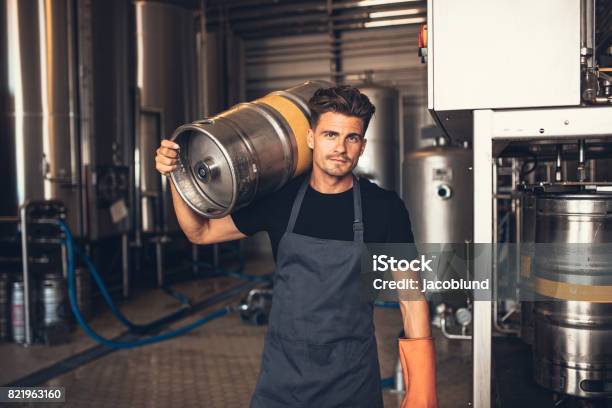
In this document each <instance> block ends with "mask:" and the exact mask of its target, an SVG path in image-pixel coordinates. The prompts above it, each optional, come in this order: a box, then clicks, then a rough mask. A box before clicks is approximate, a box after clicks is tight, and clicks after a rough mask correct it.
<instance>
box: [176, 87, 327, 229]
mask: <svg viewBox="0 0 612 408" xmlns="http://www.w3.org/2000/svg"><path fill="white" fill-rule="evenodd" d="M329 86H330V84H329V83H327V82H323V81H308V82H305V83H303V84H301V85H298V86H295V87H293V88H289V89H286V90H284V91H277V92H273V93H271V94H268V95H266V96H264V97H263V98H260V99H257V100H255V101H253V102H247V103H241V104H238V105H236V106H234V107H233V108H231V109H229V110H227V111H225V112H222V113H220V114H218V115H216V116H214V117H212V118H209V119H203V120H200V121H196V122H193V123H190V124H186V125H183V126H181V127H179V128H178V129H177V130H176V131H175V132H174V134H173V135H172V137H171V139H172V140H173V141H174V142H176V143H177V144H178V145H179V146H180V154H179V166H178V169H177V170H175V171H174V172H173V173H172V174H171V177H172V181H173V183H174V185H175V186H176V189H177V191H178V193H179V194H180V195H181V197H182V198H183V200H184V201H185V202H186V203H187V204H188V205H189V206H190V207H191V208H192V209H193V210H195V211H196V212H198V213H199V214H201V215H203V216H205V217H207V218H220V217H223V216H226V215H227V214H229V213H231V212H232V211H234V210H236V209H238V208H241V207H244V206H246V205H248V204H249V203H251V202H252V201H253V200H255V199H256V198H258V197H261V196H263V195H265V194H267V193H270V192H272V191H275V190H277V189H279V188H281V187H282V186H283V185H284V184H285V183H287V182H288V181H289V180H291V179H292V178H293V177H295V176H297V175H299V174H301V173H303V172H305V171H307V170H308V169H309V168H310V166H311V164H312V154H311V150H310V148H309V147H308V144H307V141H306V136H307V133H308V129H309V128H310V124H309V118H310V112H309V109H308V106H307V103H308V100H309V99H310V98H311V97H312V95H313V94H314V93H315V92H316V91H317V90H318V89H319V88H323V87H329Z"/></svg>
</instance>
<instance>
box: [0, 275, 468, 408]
mask: <svg viewBox="0 0 612 408" xmlns="http://www.w3.org/2000/svg"><path fill="white" fill-rule="evenodd" d="M248 271H249V273H256V272H257V271H265V272H267V271H269V269H268V266H266V265H257V264H250V265H249V266H248ZM238 282H239V281H238V280H237V279H234V278H209V279H203V280H199V281H195V282H187V283H183V284H179V285H176V286H174V288H175V289H176V290H177V291H179V292H181V293H184V294H185V295H187V296H188V297H189V298H190V299H192V300H196V301H197V300H202V299H205V298H207V297H210V296H211V295H213V294H215V293H219V292H220V291H223V290H224V289H227V288H229V287H231V286H233V285H236V284H237V283H238ZM239 299H240V296H237V297H235V298H234V299H231V300H228V301H225V302H222V303H219V304H217V305H215V306H214V307H212V308H209V309H205V310H203V311H201V312H199V313H197V314H195V315H193V316H190V317H188V318H186V319H183V320H181V321H179V322H177V323H175V324H174V325H173V326H171V327H178V326H182V325H184V324H186V323H189V322H191V321H194V320H196V319H197V318H199V317H200V316H202V315H203V314H205V313H207V312H209V311H212V310H216V309H217V308H218V307H220V306H221V305H225V304H234V303H236V302H237V301H238V300H239ZM179 306H180V305H179V303H178V302H177V301H176V300H175V299H173V298H171V297H169V296H168V295H167V294H165V293H163V292H161V291H159V290H152V291H149V292H148V293H141V294H138V295H137V296H134V298H133V299H131V300H130V301H128V302H124V303H123V304H122V305H121V309H122V311H124V313H125V314H126V315H127V316H128V318H130V319H132V320H133V321H135V322H147V321H150V320H153V319H155V318H158V317H160V316H161V315H165V314H168V313H170V312H172V311H174V310H176V309H178V307H179ZM91 323H92V326H93V327H94V328H95V330H97V331H99V332H100V333H102V334H103V335H105V336H106V337H113V336H116V335H118V334H120V333H121V332H123V331H124V329H123V327H122V326H121V325H120V324H119V323H117V322H116V321H115V320H114V319H113V317H112V316H111V315H110V314H109V313H104V314H101V315H99V316H98V317H96V318H95V319H93V320H92V322H91ZM375 324H376V328H377V340H378V344H379V358H380V363H381V376H382V377H383V378H386V377H389V376H392V375H393V373H394V370H395V364H396V362H397V343H396V341H395V338H396V336H397V334H398V332H399V330H400V329H401V316H400V313H399V310H397V309H376V310H375ZM266 328H267V327H266V326H263V327H262V326H253V325H249V324H246V323H244V322H242V321H241V319H240V317H239V316H238V315H237V314H232V315H228V316H224V317H222V318H219V319H217V320H214V321H212V322H210V323H208V324H206V325H205V326H204V327H202V328H200V329H197V330H196V331H194V332H191V333H189V334H187V335H183V336H181V337H178V338H175V339H172V340H168V341H165V342H162V343H158V344H154V345H149V346H145V347H139V348H135V349H129V350H118V351H114V352H112V353H109V354H107V355H105V356H104V357H101V358H98V359H96V360H93V361H91V362H89V363H87V364H84V365H82V366H80V367H78V368H76V369H74V370H72V371H69V372H67V373H65V374H62V375H59V376H57V377H55V378H52V379H50V380H49V381H47V382H46V383H44V384H40V385H45V386H63V387H65V390H66V403H65V404H55V406H70V407H82V406H88V407H113V408H115V407H210V408H216V407H219V408H231V407H247V406H248V402H249V400H250V396H251V394H252V392H253V390H254V388H255V382H256V379H257V375H258V372H259V364H260V356H261V350H262V347H263V337H264V333H265V331H266ZM435 337H436V348H437V365H438V379H437V381H438V391H439V399H440V407H442V408H444V407H467V406H468V402H469V395H470V389H471V346H470V343H469V342H467V341H457V340H455V341H448V340H446V339H445V338H443V337H442V336H441V335H440V333H439V332H438V331H437V330H435ZM94 345H95V343H94V342H93V341H92V340H90V339H89V338H88V337H86V336H85V334H84V333H83V332H82V331H81V330H75V331H74V332H73V333H72V341H71V342H70V343H69V344H67V345H62V346H54V347H47V346H43V345H35V346H31V347H28V348H24V347H22V346H19V345H15V344H10V343H5V344H1V345H0V361H2V366H3V369H2V370H0V384H7V383H10V382H13V381H16V380H18V379H19V378H23V377H24V376H25V375H27V374H30V373H32V372H34V371H37V370H40V369H42V368H44V367H48V366H50V365H51V364H53V363H56V362H58V361H61V360H63V359H65V358H66V357H68V356H70V355H72V354H75V353H77V352H80V351H83V350H86V349H88V348H90V347H92V346H94ZM401 397H402V396H401V395H398V394H396V393H393V392H392V391H390V390H385V392H384V401H385V407H388V408H395V407H399V405H400V402H401ZM11 405H12V406H15V405H14V404H11ZM31 405H32V406H35V407H40V406H42V404H41V403H36V404H31ZM47 405H48V406H53V405H51V404H47ZM24 406H28V405H24Z"/></svg>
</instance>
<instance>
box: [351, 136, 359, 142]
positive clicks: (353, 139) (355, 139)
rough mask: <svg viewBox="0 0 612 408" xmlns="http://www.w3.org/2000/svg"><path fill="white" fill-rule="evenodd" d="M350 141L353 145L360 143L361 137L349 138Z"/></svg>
mask: <svg viewBox="0 0 612 408" xmlns="http://www.w3.org/2000/svg"><path fill="white" fill-rule="evenodd" d="M349 141H350V142H351V143H356V142H358V141H359V136H349Z"/></svg>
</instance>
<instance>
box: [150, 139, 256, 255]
mask: <svg viewBox="0 0 612 408" xmlns="http://www.w3.org/2000/svg"><path fill="white" fill-rule="evenodd" d="M178 148H179V146H178V145H177V144H176V143H174V142H171V141H170V140H162V142H161V146H160V147H159V148H158V149H157V152H156V155H155V167H156V168H157V171H159V172H160V173H161V174H163V175H168V174H169V173H171V172H172V171H174V170H175V169H176V167H177V164H178ZM170 190H171V191H172V203H173V204H174V211H175V213H176V218H177V220H178V222H179V225H180V227H181V229H182V230H183V232H184V233H185V235H186V236H187V239H189V241H191V242H193V243H194V244H214V243H218V242H225V241H233V240H236V239H242V238H245V237H246V235H245V234H243V233H242V232H240V231H239V230H238V228H236V225H235V224H234V221H233V220H232V217H231V216H229V215H227V216H225V217H223V218H219V219H208V218H205V217H203V216H201V215H200V214H198V213H196V212H195V211H194V210H192V209H191V208H190V207H189V206H188V205H187V203H185V202H184V201H183V199H182V197H181V196H180V194H179V193H178V191H176V187H174V183H172V182H170Z"/></svg>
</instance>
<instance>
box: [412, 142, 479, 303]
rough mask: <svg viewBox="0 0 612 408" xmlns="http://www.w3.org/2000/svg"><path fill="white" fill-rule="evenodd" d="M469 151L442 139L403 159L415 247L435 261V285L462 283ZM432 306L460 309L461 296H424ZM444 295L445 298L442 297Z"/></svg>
mask: <svg viewBox="0 0 612 408" xmlns="http://www.w3.org/2000/svg"><path fill="white" fill-rule="evenodd" d="M471 166H472V150H471V149H469V148H467V147H464V146H449V145H446V144H445V139H443V138H440V139H439V140H437V141H436V144H435V145H434V146H429V147H425V148H422V149H418V150H415V151H412V152H409V153H407V154H406V156H405V158H404V166H403V167H404V176H403V185H404V188H403V194H404V202H405V203H406V206H407V208H408V212H409V214H410V222H411V225H412V232H413V235H414V241H415V243H416V245H417V247H418V249H419V251H420V252H428V251H433V252H432V254H433V253H436V256H437V263H438V265H440V266H439V267H438V268H436V276H435V279H436V280H438V281H448V280H451V279H465V278H466V277H467V269H466V264H465V263H464V262H457V260H459V259H463V257H464V255H465V254H466V250H467V248H466V247H465V245H464V244H465V243H466V242H471V241H472V237H473V233H472V231H473V226H472V225H473V223H472V219H473V210H472V209H473V188H472V186H473V181H472V172H471ZM428 293H429V294H432V295H435V294H439V295H436V296H434V297H432V298H431V304H432V305H433V304H434V303H437V302H444V303H446V304H447V305H450V306H452V307H457V308H459V307H462V305H464V304H465V299H466V296H467V294H466V293H464V292H463V291H452V290H450V291H449V290H428ZM442 294H444V295H442Z"/></svg>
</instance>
